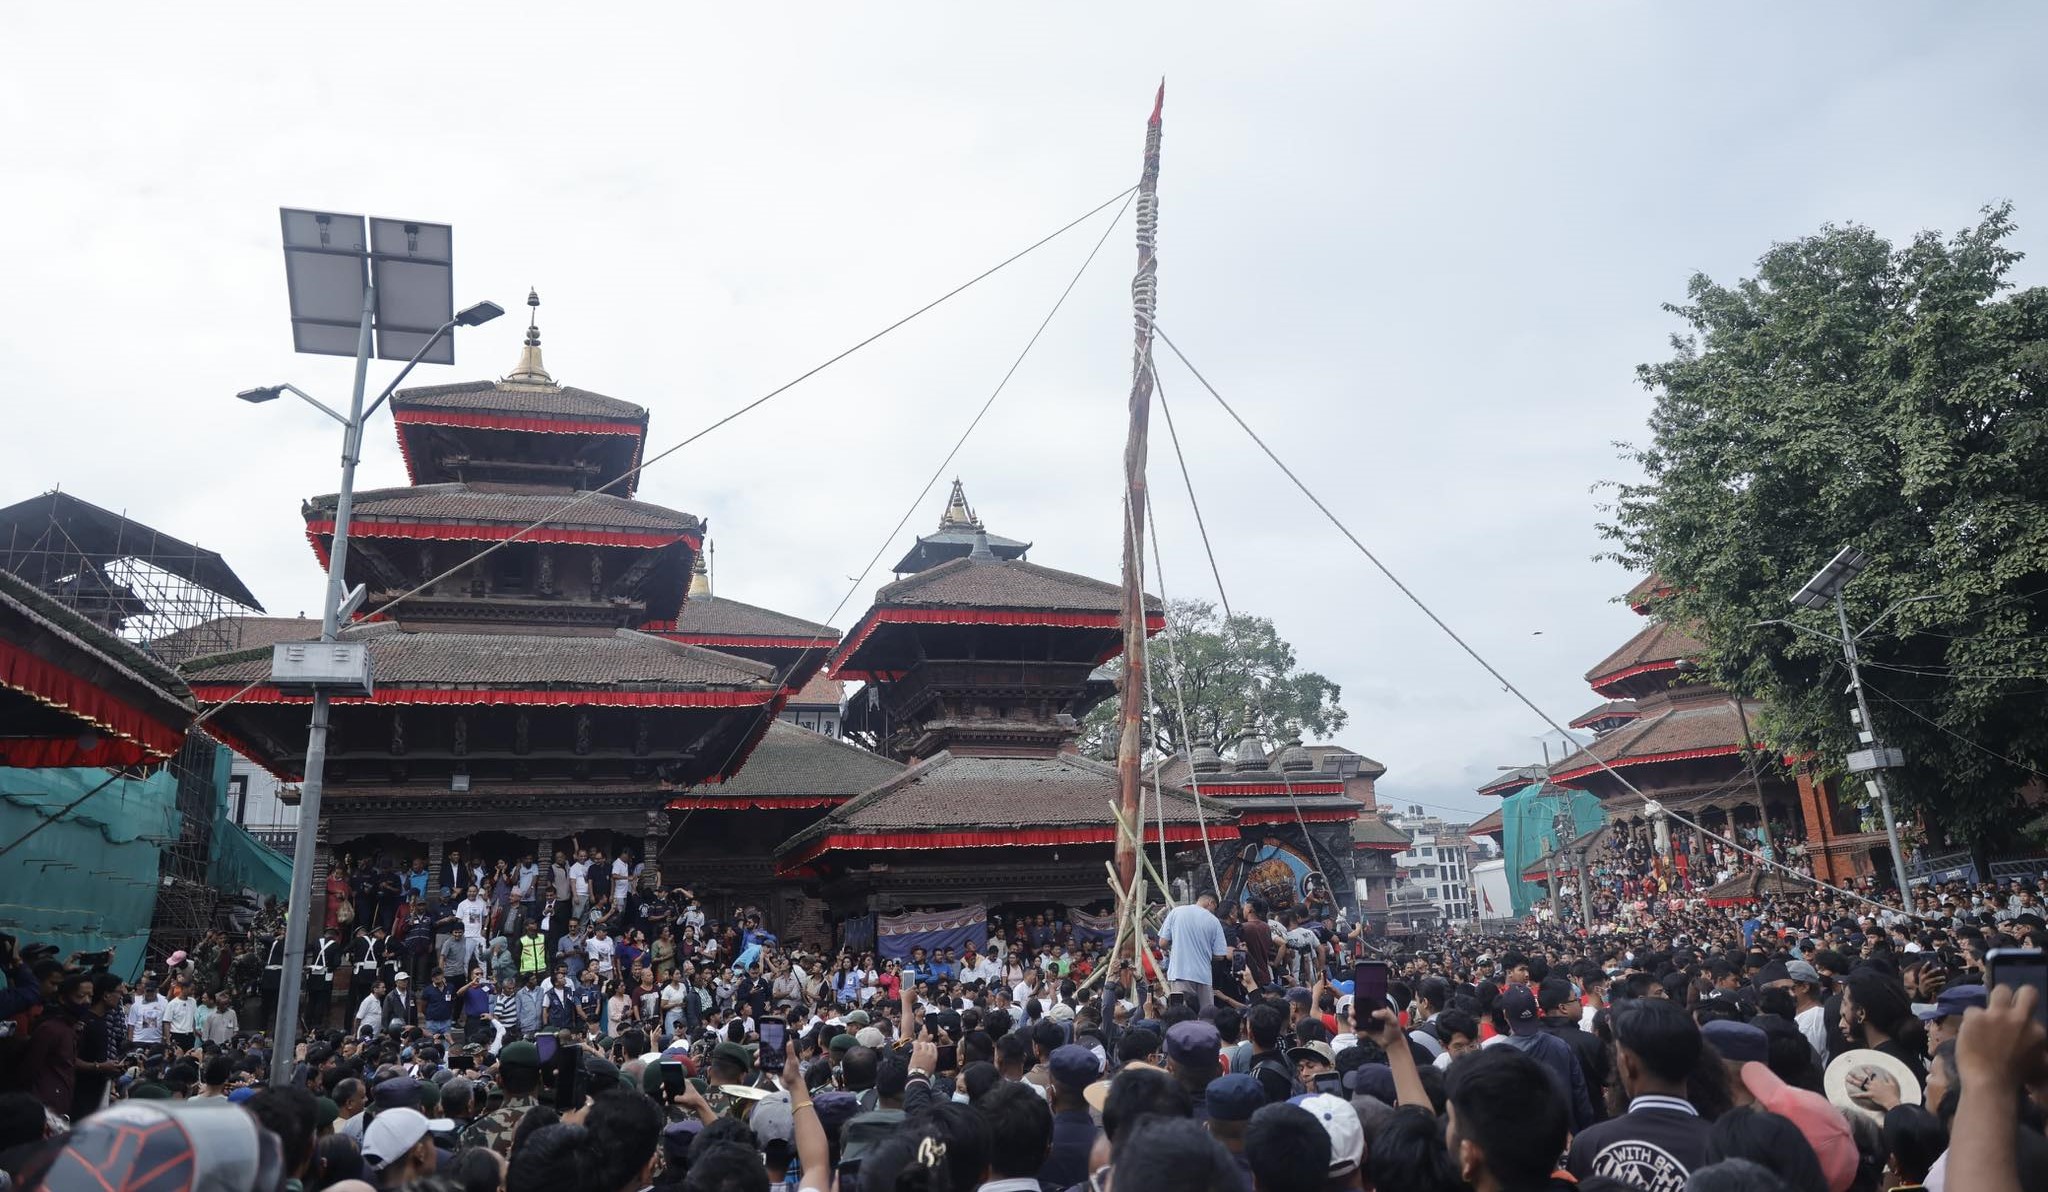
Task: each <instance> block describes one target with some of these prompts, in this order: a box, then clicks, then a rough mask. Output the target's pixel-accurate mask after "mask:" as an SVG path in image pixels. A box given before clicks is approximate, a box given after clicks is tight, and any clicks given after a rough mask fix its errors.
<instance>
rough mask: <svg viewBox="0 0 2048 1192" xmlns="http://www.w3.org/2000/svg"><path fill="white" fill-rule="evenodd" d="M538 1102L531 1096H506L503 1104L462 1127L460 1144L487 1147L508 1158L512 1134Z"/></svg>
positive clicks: (510, 1155)
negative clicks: (527, 1112)
mask: <svg viewBox="0 0 2048 1192" xmlns="http://www.w3.org/2000/svg"><path fill="white" fill-rule="evenodd" d="M538 1104H539V1102H538V1101H536V1100H535V1099H534V1098H532V1097H511V1096H508V1097H506V1098H505V1103H504V1104H503V1105H501V1106H499V1107H498V1108H497V1109H494V1110H492V1111H491V1112H490V1113H488V1114H485V1115H484V1116H483V1117H480V1118H478V1119H476V1120H475V1121H473V1122H471V1123H470V1124H469V1125H467V1126H465V1127H463V1130H462V1145H463V1146H485V1147H489V1148H491V1149H492V1150H494V1151H496V1152H498V1153H499V1154H500V1155H503V1156H504V1157H505V1158H507V1159H510V1158H511V1157H512V1136H513V1134H515V1133H517V1132H518V1130H519V1122H520V1120H521V1119H523V1118H524V1117H525V1116H526V1111H527V1110H529V1109H532V1108H533V1107H534V1106H535V1105H538Z"/></svg>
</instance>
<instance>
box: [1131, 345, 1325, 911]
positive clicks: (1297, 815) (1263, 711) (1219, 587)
mask: <svg viewBox="0 0 2048 1192" xmlns="http://www.w3.org/2000/svg"><path fill="white" fill-rule="evenodd" d="M1154 330H1157V325H1156V324H1155V325H1154ZM1145 368H1146V370H1147V371H1148V372H1150V373H1151V374H1152V389H1153V391H1154V392H1155V393H1156V394H1158V396H1159V411H1160V413H1162V414H1164V415H1165V416H1166V435H1167V439H1168V441H1170V442H1171V443H1172V444H1173V458H1174V459H1175V460H1176V461H1177V462H1178V463H1179V464H1180V478H1181V483H1183V484H1184V485H1186V486H1187V490H1188V504H1189V506H1191V507H1192V508H1193V509H1194V511H1195V528H1196V529H1198V530H1199V531H1201V536H1202V550H1203V552H1204V553H1205V554H1207V555H1208V557H1209V575H1210V577H1211V578H1212V579H1214V580H1215V581H1216V599H1217V600H1218V601H1219V602H1220V603H1221V604H1222V605H1223V632H1224V634H1225V635H1226V636H1227V637H1229V638H1232V639H1235V642H1236V645H1237V652H1238V656H1239V657H1241V658H1244V659H1246V661H1247V663H1249V660H1250V653H1249V652H1248V651H1247V650H1246V649H1245V648H1244V638H1243V636H1242V635H1241V634H1240V633H1239V632H1238V628H1237V614H1236V612H1234V611H1233V610H1232V609H1231V607H1230V593H1229V592H1228V591H1226V590H1225V589H1224V586H1223V569H1222V568H1220V567H1218V566H1217V565H1216V548H1215V547H1214V546H1212V545H1211V544H1210V542H1209V527H1208V524H1207V523H1206V522H1204V521H1203V520H1202V503H1201V502H1200V501H1199V500H1197V499H1196V498H1195V482H1194V478H1193V477H1192V476H1190V475H1189V474H1188V459H1187V456H1186V454H1184V453H1183V452H1182V451H1181V448H1180V432H1179V431H1178V430H1176V429H1174V425H1173V407H1172V406H1170V405H1168V404H1167V401H1166V381H1165V378H1163V377H1161V376H1160V375H1159V366H1158V362H1157V361H1155V360H1154V359H1153V358H1152V354H1151V353H1150V352H1149V351H1148V352H1147V353H1146V354H1145ZM1153 533H1154V536H1155V538H1156V536H1157V533H1158V531H1157V530H1156V529H1155V530H1154V531H1153ZM1246 686H1247V687H1248V688H1249V690H1250V692H1251V696H1252V703H1253V705H1254V706H1255V707H1256V708H1257V711H1258V717H1259V720H1260V721H1261V722H1262V723H1264V724H1269V725H1272V727H1274V728H1278V727H1279V726H1278V725H1277V724H1274V723H1273V719H1272V716H1271V715H1270V713H1269V710H1268V709H1267V707H1266V697H1265V693H1264V692H1263V691H1261V690H1260V689H1259V687H1258V685H1257V684H1256V683H1247V684H1246ZM1181 719H1182V725H1183V728H1182V733H1183V735H1185V734H1186V733H1187V732H1190V731H1192V730H1193V726H1192V725H1188V724H1187V723H1186V720H1187V713H1186V712H1185V711H1183V712H1182V713H1181ZM1194 768H1195V767H1194V760H1193V755H1192V754H1190V756H1189V761H1188V772H1189V773H1193V772H1194ZM1279 774H1280V786H1281V789H1282V790H1284V791H1286V793H1287V806H1288V807H1289V808H1290V809H1292V810H1293V812H1294V824H1295V827H1296V828H1297V829H1299V830H1300V832H1301V845H1302V847H1303V848H1305V849H1307V850H1308V860H1309V864H1310V865H1311V866H1313V867H1314V871H1315V873H1316V874H1317V875H1319V876H1320V877H1321V878H1322V879H1323V893H1324V895H1325V896H1326V897H1328V898H1330V899H1331V900H1333V901H1334V900H1335V899H1336V896H1337V889H1336V885H1335V884H1334V883H1333V882H1331V881H1330V875H1329V873H1327V872H1326V871H1325V870H1324V869H1323V864H1322V860H1321V858H1319V857H1318V856H1317V855H1316V841H1315V837H1313V836H1311V835H1309V831H1308V817H1306V816H1304V815H1303V814H1302V813H1301V800H1300V799H1298V798H1296V797H1295V794H1294V779H1293V777H1292V773H1291V772H1290V771H1289V770H1287V769H1286V768H1285V767H1284V766H1283V767H1281V768H1280V769H1279ZM1217 894H1218V896H1221V894H1222V890H1221V889H1220V888H1219V889H1218V890H1217ZM1304 902H1306V899H1304Z"/></svg>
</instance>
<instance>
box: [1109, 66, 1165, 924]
mask: <svg viewBox="0 0 2048 1192" xmlns="http://www.w3.org/2000/svg"><path fill="white" fill-rule="evenodd" d="M1165 106H1166V83H1165V81H1164V80H1161V82H1160V84H1159V95H1158V97H1157V98H1155V99H1154V100H1153V101H1152V118H1151V119H1150V120H1149V121H1147V122H1146V124H1145V168H1144V172H1143V173H1142V174H1140V175H1139V176H1138V272H1137V275H1136V276H1135V277H1133V278H1132V279H1131V307H1132V311H1133V316H1134V319H1135V327H1134V331H1135V334H1136V337H1137V343H1136V345H1135V347H1134V348H1133V350H1132V355H1131V426H1130V433H1129V436H1128V437H1127V438H1126V439H1125V440H1124V485H1125V492H1126V500H1125V507H1124V592H1123V596H1124V605H1123V629H1124V675H1123V692H1122V698H1121V700H1120V702H1119V704H1118V711H1119V718H1118V719H1119V723H1120V725H1121V729H1122V731H1121V732H1120V733H1119V735H1118V737H1117V746H1116V780H1117V791H1118V795H1119V802H1120V803H1121V804H1122V809H1123V823H1124V827H1123V828H1120V829H1119V830H1118V832H1117V837H1116V878H1117V885H1118V889H1119V890H1120V891H1126V892H1127V891H1131V890H1134V889H1136V888H1137V887H1136V886H1135V884H1134V879H1135V878H1136V876H1137V869H1138V852H1137V850H1138V849H1139V848H1140V847H1142V845H1143V841H1144V834H1145V810H1144V787H1143V784H1142V774H1141V771H1140V766H1139V763H1140V760H1141V758H1142V755H1143V754H1144V720H1145V438H1146V432H1147V429H1148V427H1149V426H1150V423H1151V420H1152V317H1153V315H1154V313H1155V312H1156V311H1157V310H1158V306H1159V278H1158V270H1159V261H1158V257H1157V255H1156V253H1155V252H1154V249H1155V247H1156V238H1157V236H1158V232H1159V131H1160V130H1159V116H1160V112H1161V110H1162V109H1163V108H1164V107H1165ZM1125 896H1126V897H1128V895H1127V894H1126V895H1125Z"/></svg>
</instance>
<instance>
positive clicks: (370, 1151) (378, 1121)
mask: <svg viewBox="0 0 2048 1192" xmlns="http://www.w3.org/2000/svg"><path fill="white" fill-rule="evenodd" d="M454 1128H455V1123H454V1122H452V1121H450V1120H449V1119H447V1118H429V1117H428V1116H427V1115H426V1114H424V1113H421V1112H420V1111H419V1110H417V1109H387V1110H385V1111H384V1112H382V1113H380V1114H378V1115H377V1116H376V1117H375V1118H373V1119H372V1120H371V1122H370V1124H369V1126H368V1128H366V1129H365V1130H364V1131H363V1159H364V1161H365V1162H367V1163H369V1165H370V1166H371V1167H374V1168H376V1169H377V1170H379V1171H382V1170H384V1169H385V1168H386V1167H389V1166H391V1165H392V1164H393V1163H395V1162H397V1161H398V1160H399V1159H400V1158H402V1157H403V1156H404V1155H405V1153H406V1152H407V1151H409V1150H411V1149H412V1148H413V1147H415V1146H417V1145H418V1144H419V1141H420V1139H422V1138H425V1137H426V1136H427V1135H428V1134H430V1133H432V1132H433V1131H436V1130H453V1129H454Z"/></svg>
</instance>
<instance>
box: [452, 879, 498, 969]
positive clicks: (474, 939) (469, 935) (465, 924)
mask: <svg viewBox="0 0 2048 1192" xmlns="http://www.w3.org/2000/svg"><path fill="white" fill-rule="evenodd" d="M467 895H468V896H467V897H465V898H464V899H463V900H462V901H461V902H458V903H456V904H455V918H456V919H457V920H458V921H460V922H461V924H462V946H463V949H464V950H465V953H466V955H465V956H464V957H463V962H462V967H463V968H464V970H467V969H468V968H469V967H470V966H471V965H473V964H476V963H478V962H479V961H481V960H482V959H483V955H484V924H485V923H488V922H490V920H491V904H490V903H488V902H485V901H484V900H483V899H482V898H481V897H479V896H478V894H477V888H476V887H475V886H471V887H469V889H468V891H467Z"/></svg>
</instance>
